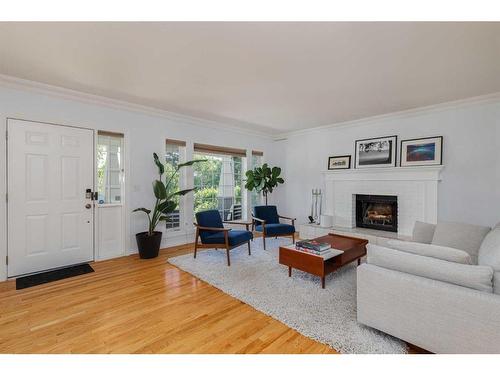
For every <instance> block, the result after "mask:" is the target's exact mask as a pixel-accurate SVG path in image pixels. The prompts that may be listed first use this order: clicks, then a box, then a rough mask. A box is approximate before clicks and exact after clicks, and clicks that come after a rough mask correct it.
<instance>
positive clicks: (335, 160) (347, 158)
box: [328, 155, 351, 171]
mask: <svg viewBox="0 0 500 375" xmlns="http://www.w3.org/2000/svg"><path fill="white" fill-rule="evenodd" d="M349 168H351V155H342V156H330V157H329V158H328V170H330V171H331V170H335V169H349Z"/></svg>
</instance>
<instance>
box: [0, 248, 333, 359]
mask: <svg viewBox="0 0 500 375" xmlns="http://www.w3.org/2000/svg"><path fill="white" fill-rule="evenodd" d="M192 249H193V246H192V245H184V246H179V247H175V248H172V249H168V250H162V251H161V254H160V256H159V257H158V258H156V259H152V260H141V259H139V258H138V256H136V255H133V256H127V257H122V258H118V259H113V260H108V261H103V262H97V263H93V264H92V267H93V268H94V269H95V271H96V272H94V273H91V274H87V275H82V276H78V277H74V278H71V279H66V280H61V281H58V282H54V283H50V284H45V285H40V286H37V287H33V288H28V289H23V290H15V282H14V281H7V282H3V283H0V353H335V351H334V350H332V349H331V348H329V347H328V346H326V345H323V344H320V343H318V342H316V341H313V340H311V339H309V338H307V337H304V336H302V335H301V334H299V333H298V332H296V331H294V330H292V329H291V328H288V327H287V326H285V325H284V324H282V323H280V322H279V321H277V320H274V319H272V318H270V317H268V316H266V315H264V314H262V313H260V312H258V311H256V310H254V309H253V308H252V307H251V306H249V305H246V304H244V303H242V302H240V301H238V300H236V299H234V298H232V297H230V296H228V295H226V294H224V293H223V292H221V291H220V290H218V289H216V288H214V287H212V286H210V285H209V284H206V283H204V282H202V281H200V280H198V279H196V278H195V277H193V276H191V275H190V274H188V273H186V272H183V271H180V270H179V269H177V268H175V267H173V266H171V265H169V264H167V263H166V259H167V258H168V257H170V256H176V255H180V254H183V253H187V252H192Z"/></svg>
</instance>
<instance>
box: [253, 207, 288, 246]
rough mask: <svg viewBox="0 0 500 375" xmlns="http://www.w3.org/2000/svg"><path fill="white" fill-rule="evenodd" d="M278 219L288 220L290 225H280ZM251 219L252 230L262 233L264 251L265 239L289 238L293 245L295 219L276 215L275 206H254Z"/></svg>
mask: <svg viewBox="0 0 500 375" xmlns="http://www.w3.org/2000/svg"><path fill="white" fill-rule="evenodd" d="M280 218H281V219H287V220H290V221H291V223H292V224H291V225H290V224H284V223H280ZM252 219H253V220H252V230H254V228H255V230H256V231H257V232H262V241H263V243H264V250H265V249H266V237H283V236H291V237H292V242H293V243H295V220H296V219H292V218H291V217H286V216H281V215H278V210H277V209H276V206H255V207H254V208H253V216H252Z"/></svg>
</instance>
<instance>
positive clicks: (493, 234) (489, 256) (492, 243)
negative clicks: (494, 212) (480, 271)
mask: <svg viewBox="0 0 500 375" xmlns="http://www.w3.org/2000/svg"><path fill="white" fill-rule="evenodd" d="M477 263H478V264H479V265H482V266H490V267H491V268H493V269H494V270H495V271H500V224H498V225H497V226H496V227H495V228H493V229H492V230H491V231H490V232H489V233H488V234H487V235H486V237H485V238H484V240H483V243H482V244H481V247H480V248H479V251H478V259H477Z"/></svg>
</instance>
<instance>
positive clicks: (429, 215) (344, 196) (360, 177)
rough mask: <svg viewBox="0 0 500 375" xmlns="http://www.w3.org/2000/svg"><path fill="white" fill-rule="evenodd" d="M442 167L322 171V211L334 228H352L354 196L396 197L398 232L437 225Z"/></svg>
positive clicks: (353, 223) (354, 223) (354, 221)
mask: <svg viewBox="0 0 500 375" xmlns="http://www.w3.org/2000/svg"><path fill="white" fill-rule="evenodd" d="M442 169H443V167H442V166H429V167H396V168H367V169H348V170H337V171H324V172H323V178H324V183H325V195H324V196H325V210H324V212H325V213H326V214H329V215H333V217H334V226H338V227H344V228H353V227H355V225H356V220H355V216H356V215H355V195H356V194H366V195H370V194H373V195H396V196H397V197H398V233H399V234H402V235H410V234H411V232H412V230H413V226H414V224H415V221H417V220H418V221H425V222H429V223H436V222H437V212H438V204H437V200H438V183H439V181H441V171H442Z"/></svg>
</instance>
